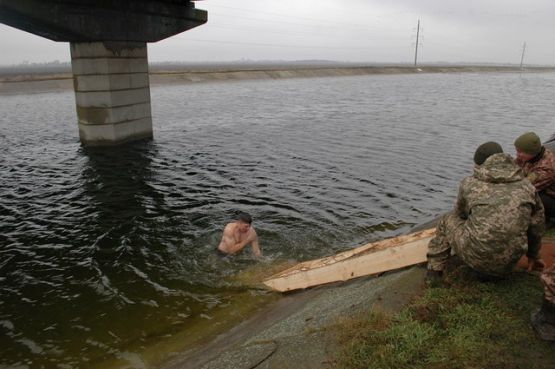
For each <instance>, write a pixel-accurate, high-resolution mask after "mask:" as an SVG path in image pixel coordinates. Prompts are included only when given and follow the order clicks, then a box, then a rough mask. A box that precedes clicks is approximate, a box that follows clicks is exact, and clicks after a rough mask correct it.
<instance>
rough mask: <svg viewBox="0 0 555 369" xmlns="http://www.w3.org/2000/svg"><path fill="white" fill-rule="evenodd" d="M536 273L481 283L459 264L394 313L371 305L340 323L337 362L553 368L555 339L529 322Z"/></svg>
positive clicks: (536, 298) (386, 368) (390, 367)
mask: <svg viewBox="0 0 555 369" xmlns="http://www.w3.org/2000/svg"><path fill="white" fill-rule="evenodd" d="M541 298H542V287H541V283H540V282H539V279H538V277H537V276H533V275H529V274H526V273H515V274H514V275H513V276H511V277H510V278H509V279H507V280H504V281H500V282H495V283H482V282H478V281H477V280H476V279H475V278H473V277H472V276H471V273H470V272H469V270H468V269H467V268H465V267H461V268H459V269H457V270H455V271H454V272H452V273H451V274H450V275H447V276H446V278H445V282H444V285H442V286H441V287H434V288H432V287H429V288H427V289H426V290H425V291H424V293H423V295H422V296H420V297H418V298H416V299H415V300H414V301H413V302H412V303H411V304H410V305H409V306H407V307H405V308H404V309H403V310H402V311H401V312H399V313H396V314H388V313H384V312H380V311H369V312H367V313H365V314H363V315H361V316H358V317H355V318H350V319H345V320H344V321H341V322H339V323H337V325H336V326H335V327H334V329H336V330H337V333H338V338H339V342H341V345H342V348H341V350H340V353H339V354H338V357H337V358H336V361H335V364H336V367H337V368H342V369H343V368H345V369H346V368H356V369H362V368H373V369H374V368H375V369H381V368H383V369H394V368H422V369H424V368H427V369H428V368H430V369H456V368H488V369H489V368H492V369H496V368H499V369H515V368H523V369H532V368H538V369H540V368H541V369H544V368H545V369H547V368H555V344H550V343H547V342H543V341H541V340H539V339H538V338H537V337H536V336H535V334H534V332H533V330H532V328H531V326H530V323H529V318H530V311H532V310H533V309H534V308H537V307H539V305H540V303H541Z"/></svg>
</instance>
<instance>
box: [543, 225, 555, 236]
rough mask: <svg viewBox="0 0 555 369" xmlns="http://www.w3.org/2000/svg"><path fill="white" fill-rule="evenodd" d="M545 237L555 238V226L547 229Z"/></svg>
mask: <svg viewBox="0 0 555 369" xmlns="http://www.w3.org/2000/svg"><path fill="white" fill-rule="evenodd" d="M545 237H551V238H555V227H554V228H549V229H548V230H546V231H545Z"/></svg>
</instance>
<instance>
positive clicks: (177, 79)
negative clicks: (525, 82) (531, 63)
mask: <svg viewBox="0 0 555 369" xmlns="http://www.w3.org/2000/svg"><path fill="white" fill-rule="evenodd" d="M491 72H497V73H500V72H509V73H517V72H521V70H520V69H519V68H518V67H512V66H420V67H413V66H354V67H353V66H309V67H300V66H285V67H277V66H273V67H271V68H241V67H235V68H206V69H202V68H196V69H190V70H187V69H183V70H177V69H172V70H163V69H151V71H150V83H151V85H153V86H156V85H165V84H188V83H206V82H222V81H238V80H256V79H283V78H315V77H340V76H361V75H376V74H378V75H380V74H381V75H385V74H409V73H491ZM525 72H526V73H541V72H555V67H534V68H527V69H526V71H525ZM72 88H73V79H72V75H71V73H58V74H40V73H36V74H27V75H25V74H19V75H0V94H3V95H11V94H26V93H41V92H54V91H64V90H71V89H72Z"/></svg>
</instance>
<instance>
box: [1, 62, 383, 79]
mask: <svg viewBox="0 0 555 369" xmlns="http://www.w3.org/2000/svg"><path fill="white" fill-rule="evenodd" d="M368 65H369V63H348V62H337V61H328V60H299V61H283V60H262V61H251V60H239V61H229V62H210V61H206V62H154V63H149V68H150V71H151V72H155V73H156V72H161V71H169V72H171V71H184V70H190V71H200V70H210V71H213V70H230V69H231V70H237V69H255V70H260V69H278V68H284V67H287V68H307V67H316V68H317V67H341V66H343V67H354V66H368ZM374 65H377V64H374ZM390 65H391V64H390ZM61 73H71V63H70V62H61V61H58V60H56V61H53V62H48V63H26V62H24V63H21V64H16V65H0V75H4V76H6V75H21V74H24V75H25V74H61Z"/></svg>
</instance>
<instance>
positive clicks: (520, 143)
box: [515, 132, 555, 219]
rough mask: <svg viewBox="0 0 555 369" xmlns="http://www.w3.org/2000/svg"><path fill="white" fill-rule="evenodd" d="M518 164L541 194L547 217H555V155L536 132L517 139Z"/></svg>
mask: <svg viewBox="0 0 555 369" xmlns="http://www.w3.org/2000/svg"><path fill="white" fill-rule="evenodd" d="M515 148H516V160H515V162H516V164H517V165H518V166H519V167H521V168H522V172H523V173H524V175H525V176H526V178H528V179H529V180H530V182H532V184H533V185H534V187H535V188H536V191H538V194H539V195H540V198H541V199H542V202H543V207H544V209H545V216H546V218H547V219H549V218H553V217H555V155H554V154H553V153H552V152H551V151H550V150H548V149H546V148H545V147H544V146H543V145H542V144H541V141H540V138H539V137H538V135H537V134H535V133H534V132H527V133H525V134H523V135H521V136H520V137H518V138H517V139H516V141H515Z"/></svg>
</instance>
